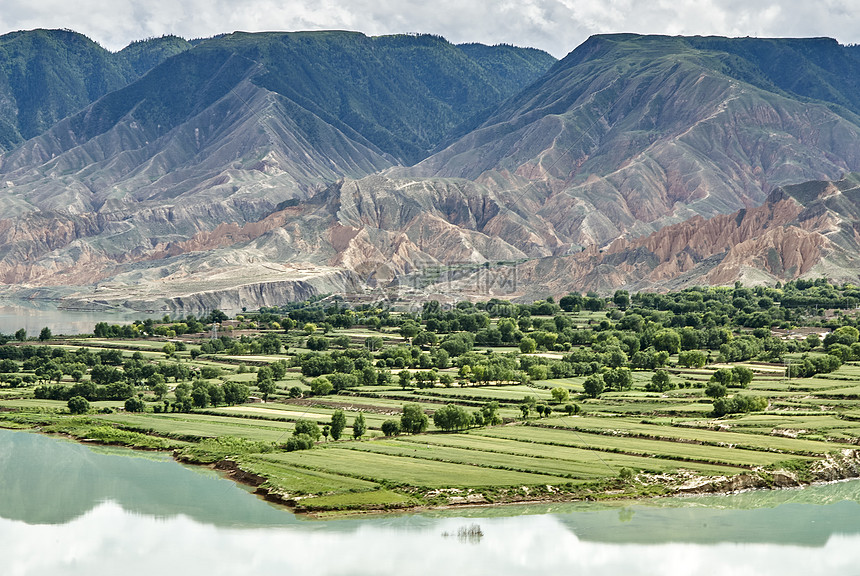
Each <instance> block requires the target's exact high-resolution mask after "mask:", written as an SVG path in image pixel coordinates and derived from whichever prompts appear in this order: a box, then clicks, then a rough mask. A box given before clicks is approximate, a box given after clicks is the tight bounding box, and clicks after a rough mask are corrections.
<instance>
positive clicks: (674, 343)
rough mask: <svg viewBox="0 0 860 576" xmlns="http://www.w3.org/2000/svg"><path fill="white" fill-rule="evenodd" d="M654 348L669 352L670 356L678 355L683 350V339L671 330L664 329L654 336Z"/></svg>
mask: <svg viewBox="0 0 860 576" xmlns="http://www.w3.org/2000/svg"><path fill="white" fill-rule="evenodd" d="M653 345H654V348H655V349H657V350H658V351H659V350H663V351H665V352H668V353H669V354H677V353H678V350H680V349H681V337H680V336H679V335H678V333H677V332H675V331H674V330H672V329H671V328H664V329H662V330H660V331H658V332H657V333H656V334H654V340H653Z"/></svg>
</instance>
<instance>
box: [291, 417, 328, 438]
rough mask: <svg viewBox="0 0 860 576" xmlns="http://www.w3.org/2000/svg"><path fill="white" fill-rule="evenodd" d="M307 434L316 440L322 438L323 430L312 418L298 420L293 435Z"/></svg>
mask: <svg viewBox="0 0 860 576" xmlns="http://www.w3.org/2000/svg"><path fill="white" fill-rule="evenodd" d="M299 434H305V435H307V436H308V437H310V438H311V439H313V440H314V441H317V440H319V439H320V436H321V435H322V432H321V431H320V427H319V426H318V425H317V423H316V422H314V421H312V420H296V427H295V428H294V429H293V435H295V436H297V435H299Z"/></svg>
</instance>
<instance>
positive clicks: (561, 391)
mask: <svg viewBox="0 0 860 576" xmlns="http://www.w3.org/2000/svg"><path fill="white" fill-rule="evenodd" d="M549 392H550V394H552V399H553V400H555V401H556V402H558V403H561V402H567V400H568V398H570V393H569V392H568V391H567V389H566V388H562V387H561V386H557V387H555V388H553V389H552V390H550V391H549Z"/></svg>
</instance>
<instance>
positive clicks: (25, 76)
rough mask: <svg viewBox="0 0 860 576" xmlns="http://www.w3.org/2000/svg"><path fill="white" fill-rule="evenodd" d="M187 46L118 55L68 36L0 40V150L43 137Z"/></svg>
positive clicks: (152, 44) (161, 44) (161, 42)
mask: <svg viewBox="0 0 860 576" xmlns="http://www.w3.org/2000/svg"><path fill="white" fill-rule="evenodd" d="M186 44H187V43H185V41H184V40H181V39H177V38H158V39H152V40H147V41H141V42H136V43H134V44H132V45H131V46H129V47H128V48H126V49H125V50H123V51H121V52H119V53H116V54H114V53H111V52H109V51H107V50H105V49H104V48H102V47H101V46H99V45H98V44H96V43H95V42H93V41H92V40H90V39H88V38H87V37H85V36H83V35H81V34H78V33H76V32H72V31H69V30H32V31H25V32H13V33H10V34H5V35H3V36H0V149H7V150H8V149H10V148H13V147H15V146H16V145H18V144H20V143H21V142H23V141H24V140H26V139H28V138H33V137H34V136H37V135H39V134H41V133H42V132H44V131H45V130H47V129H48V128H50V127H51V126H53V125H54V124H55V123H57V122H58V121H59V120H62V119H63V118H65V117H67V116H69V115H71V114H74V113H76V112H78V111H80V110H82V109H83V108H84V107H86V106H88V105H89V104H91V103H92V102H94V101H95V100H97V99H98V98H100V97H102V96H104V95H105V94H107V93H109V92H112V91H114V90H117V89H119V88H122V87H123V86H125V85H127V84H128V83H129V82H132V81H134V80H136V79H137V78H138V77H140V76H141V75H143V74H145V73H146V72H147V71H148V70H149V69H150V68H152V67H153V66H155V65H157V64H159V63H161V62H162V61H164V60H165V59H166V58H168V57H169V56H172V55H173V54H176V53H178V52H179V51H181V50H183V49H186V46H185V45H186Z"/></svg>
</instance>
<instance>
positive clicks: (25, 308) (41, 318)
mask: <svg viewBox="0 0 860 576" xmlns="http://www.w3.org/2000/svg"><path fill="white" fill-rule="evenodd" d="M162 316H163V314H158V315H153V314H146V313H144V312H132V311H129V310H124V311H119V310H116V311H115V310H105V311H98V312H79V311H69V310H59V309H57V307H56V306H51V305H47V304H46V305H40V304H30V303H26V302H20V301H16V300H13V301H8V300H7V301H3V300H0V333H3V334H13V333H15V332H16V331H17V330H19V329H21V328H24V329H25V330H26V331H27V334H28V335H29V336H38V335H39V332H40V331H41V330H42V328H44V327H46V326H47V327H48V328H50V329H51V332H53V333H54V334H66V335H69V336H71V335H75V334H92V331H93V327H94V326H95V325H96V324H97V323H99V322H107V323H108V324H129V323H131V322H133V321H134V320H143V319H145V318H150V317H153V318H156V317H157V318H161V317H162Z"/></svg>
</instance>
